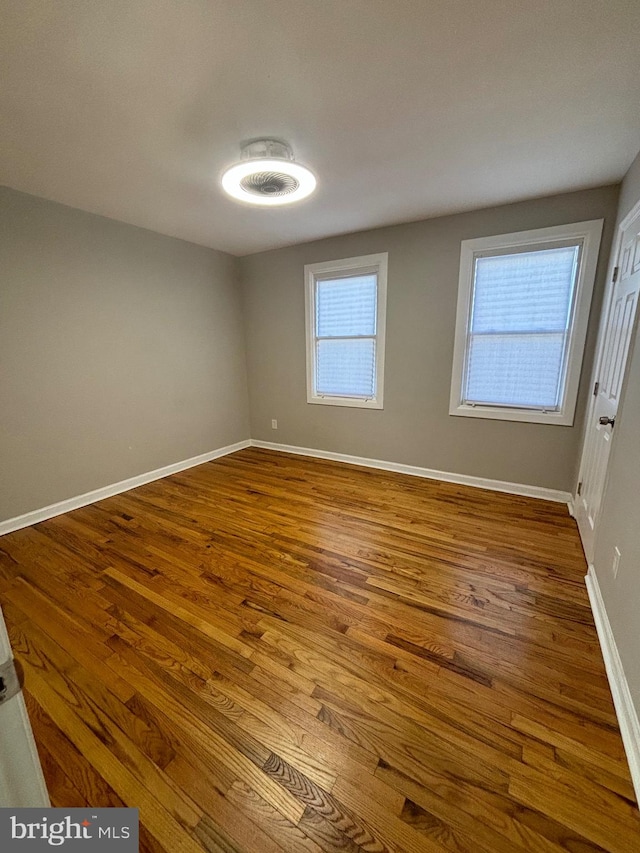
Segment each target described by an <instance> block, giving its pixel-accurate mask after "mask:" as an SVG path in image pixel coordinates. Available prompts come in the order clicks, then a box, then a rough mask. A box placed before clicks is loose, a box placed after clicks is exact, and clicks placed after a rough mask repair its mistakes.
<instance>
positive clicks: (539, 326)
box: [449, 220, 602, 425]
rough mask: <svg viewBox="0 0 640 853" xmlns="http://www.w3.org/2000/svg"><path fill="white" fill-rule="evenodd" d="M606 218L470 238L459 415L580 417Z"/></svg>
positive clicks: (455, 411) (463, 284)
mask: <svg viewBox="0 0 640 853" xmlns="http://www.w3.org/2000/svg"><path fill="white" fill-rule="evenodd" d="M601 234H602V220H594V221H591V222H579V223H576V224H574V225H562V226H558V227H554V228H540V229H538V230H536V231H523V232H520V233H516V234H502V235H500V236H498V237H482V238H480V239H477V240H464V241H463V242H462V250H461V253H460V282H459V290H458V315H457V322H456V338H455V351H454V359H453V378H452V386H451V406H450V409H449V413H450V414H452V415H467V416H469V417H477V418H498V419H503V420H511V421H530V422H533V423H555V424H562V425H570V424H572V423H573V417H574V412H575V405H576V397H577V393H578V382H579V379H580V369H581V365H582V356H583V351H584V342H585V337H586V332H587V321H588V319H589V307H590V304H591V293H592V290H593V281H594V278H595V270H596V263H597V259H598V249H599V246H600V237H601Z"/></svg>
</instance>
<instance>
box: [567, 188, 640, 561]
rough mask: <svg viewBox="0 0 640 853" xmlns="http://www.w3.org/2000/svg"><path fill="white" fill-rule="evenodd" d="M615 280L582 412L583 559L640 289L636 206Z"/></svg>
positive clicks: (579, 498) (579, 505) (625, 227)
mask: <svg viewBox="0 0 640 853" xmlns="http://www.w3.org/2000/svg"><path fill="white" fill-rule="evenodd" d="M614 251H615V252H616V257H615V268H614V275H613V278H614V283H613V287H612V289H611V293H610V299H609V305H608V310H607V313H606V315H605V321H604V325H603V326H602V327H601V329H600V338H599V341H598V356H597V368H596V374H595V376H596V384H595V385H594V395H593V398H592V400H591V405H590V407H589V413H588V415H587V426H586V431H585V439H584V446H583V448H582V461H581V464H580V476H579V478H578V480H579V483H578V494H577V495H576V502H575V513H576V520H577V522H578V529H579V530H580V537H581V539H582V544H583V546H584V551H585V554H586V557H587V560H588V561H589V562H591V561H592V560H593V545H594V539H595V532H596V527H597V524H598V516H599V513H600V504H601V502H602V494H603V492H604V487H605V482H606V475H607V465H608V462H609V453H610V450H611V440H612V438H613V431H614V429H615V418H616V413H617V411H618V404H619V402H620V391H621V389H622V381H623V379H624V375H625V367H626V364H627V355H628V352H629V344H630V342H631V336H632V332H633V329H634V320H635V315H636V306H637V304H638V290H639V289H640V204H638V205H636V207H635V208H634V210H633V211H632V212H631V214H630V215H629V216H627V217H626V219H625V220H624V221H623V222H622V224H621V226H620V230H619V234H618V239H617V241H616V249H615V250H614Z"/></svg>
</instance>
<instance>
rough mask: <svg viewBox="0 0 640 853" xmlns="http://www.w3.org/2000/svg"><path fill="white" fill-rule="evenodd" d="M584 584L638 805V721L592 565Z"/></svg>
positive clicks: (639, 782)
mask: <svg viewBox="0 0 640 853" xmlns="http://www.w3.org/2000/svg"><path fill="white" fill-rule="evenodd" d="M585 583H586V584H587V591H588V593H589V600H590V602H591V610H592V611H593V618H594V620H595V623H596V630H597V631H598V639H599V640H600V648H601V649H602V656H603V658H604V665H605V668H606V670H607V678H608V679H609V686H610V687H611V694H612V696H613V704H614V706H615V709H616V715H617V717H618V725H619V726H620V733H621V734H622V743H623V744H624V749H625V752H626V754H627V761H628V762H629V770H630V771H631V781H632V782H633V787H634V790H635V792H636V799H637V800H638V802H639V803H640V719H638V712H637V710H636V708H635V705H634V704H633V699H632V697H631V691H630V690H629V684H628V682H627V678H626V676H625V674H624V669H623V666H622V660H621V659H620V653H619V652H618V647H617V645H616V640H615V637H614V636H613V631H612V630H611V623H610V622H609V617H608V616H607V611H606V608H605V606H604V599H603V598H602V593H601V592H600V585H599V583H598V577H597V575H596V573H595V569H594V567H593V566H589V571H588V572H587V576H586V577H585Z"/></svg>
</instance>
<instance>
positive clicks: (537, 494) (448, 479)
mask: <svg viewBox="0 0 640 853" xmlns="http://www.w3.org/2000/svg"><path fill="white" fill-rule="evenodd" d="M251 446H252V447H263V448H265V449H266V450H279V451H281V452H283V453H295V454H297V455H298V456H315V457H317V458H318V459H331V460H333V461H334V462H349V463H350V464H351V465H362V466H364V467H365V468H380V469H381V470H382V471H395V472H396V473H397V474H410V475H411V476H413V477H425V478H427V479H429V480H443V481H444V482H445V483H456V484H458V485H460V486H473V487H475V488H478V489H490V490H491V491H493V492H506V493H507V494H510V495H521V496H522V497H526V498H540V499H542V500H545V501H556V502H559V503H566V504H568V503H569V501H570V500H571V494H570V493H569V492H561V491H559V490H557V489H545V488H544V487H543V486H526V485H523V484H520V483H507V482H505V481H504V480H487V479H485V478H484V477H471V476H469V475H467V474H451V473H449V472H448V471H435V470H433V469H431V468H419V467H418V466H417V465H402V464H400V463H398V462H385V461H383V460H381V459H369V458H367V457H365V456H349V455H347V454H346V453H331V452H330V451H328V450H313V449H311V448H309V447H296V446H295V445H291V444H274V443H273V442H271V441H257V440H255V439H252V440H251Z"/></svg>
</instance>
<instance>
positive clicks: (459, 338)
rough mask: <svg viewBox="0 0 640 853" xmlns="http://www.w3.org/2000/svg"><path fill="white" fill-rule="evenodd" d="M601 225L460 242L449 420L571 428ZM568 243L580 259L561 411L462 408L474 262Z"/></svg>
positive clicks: (582, 224)
mask: <svg viewBox="0 0 640 853" xmlns="http://www.w3.org/2000/svg"><path fill="white" fill-rule="evenodd" d="M603 222H604V220H602V219H593V220H590V221H588V222H575V223H573V224H570V225H558V226H553V227H551V228H536V229H535V230H533V231H520V232H516V233H513V234H500V235H498V236H495V237H480V238H478V239H475V240H463V241H462V246H461V250H460V279H459V283H458V309H457V315H456V334H455V345H454V354H453V372H452V378H451V400H450V407H449V414H450V415H463V416H465V417H470V418H492V419H495V420H504V421H526V422H528V423H537V424H558V425H560V426H571V425H572V424H573V421H574V417H575V409H576V400H577V397H578V385H579V383H580V372H581V369H582V357H583V354H584V345H585V340H586V336H587V324H588V322H589V310H590V308H591V295H592V293H593V283H594V280H595V275H596V266H597V263H598V251H599V249H600V239H601V237H602V226H603ZM570 240H581V241H582V253H581V260H580V269H579V272H578V280H577V282H576V291H575V295H574V308H573V323H572V326H571V331H570V338H569V346H568V355H567V374H566V379H565V385H564V394H563V404H562V407H561V409H560V410H559V411H553V412H547V411H543V410H536V409H523V408H516V407H509V406H498V405H496V406H481V405H469V404H464V403H463V402H462V387H463V377H464V370H465V360H466V347H467V337H468V331H469V322H470V309H471V299H472V295H473V274H474V260H475V258H476V257H478V256H479V255H481V254H484V253H487V254H494V253H495V254H499V253H500V252H501V251H502V250H505V254H506V253H507V252H508V250H509V249H512V250H513V249H515V248H523V247H526V246H529V245H530V246H531V248H532V249H533V248H537V247H538V246H540V247H542V244H545V243H546V244H547V245H554V244H556V243H558V244H566V243H567V241H570Z"/></svg>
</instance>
